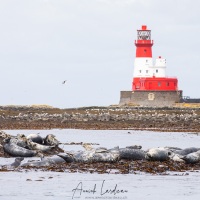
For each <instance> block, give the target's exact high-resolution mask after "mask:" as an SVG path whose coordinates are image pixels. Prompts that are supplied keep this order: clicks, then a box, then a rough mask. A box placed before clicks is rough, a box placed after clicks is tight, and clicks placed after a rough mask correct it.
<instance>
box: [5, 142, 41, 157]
mask: <svg viewBox="0 0 200 200" xmlns="http://www.w3.org/2000/svg"><path fill="white" fill-rule="evenodd" d="M4 142H5V144H4V145H3V149H4V151H5V152H6V153H8V154H9V155H11V156H14V157H32V156H35V155H36V154H37V151H32V150H29V149H25V148H23V147H20V146H18V145H17V144H16V143H15V142H12V140H11V138H7V139H5V140H4Z"/></svg>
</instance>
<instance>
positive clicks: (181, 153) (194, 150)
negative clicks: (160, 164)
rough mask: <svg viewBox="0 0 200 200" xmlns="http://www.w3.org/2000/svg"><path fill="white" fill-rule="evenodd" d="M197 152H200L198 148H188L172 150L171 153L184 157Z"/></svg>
mask: <svg viewBox="0 0 200 200" xmlns="http://www.w3.org/2000/svg"><path fill="white" fill-rule="evenodd" d="M199 150H200V148H196V147H189V148H185V149H182V150H174V151H173V152H174V153H176V154H179V155H182V156H185V155H187V154H189V153H193V152H196V151H199Z"/></svg>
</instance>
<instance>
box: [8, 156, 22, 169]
mask: <svg viewBox="0 0 200 200" xmlns="http://www.w3.org/2000/svg"><path fill="white" fill-rule="evenodd" d="M22 160H24V158H22V157H19V158H15V161H14V162H13V163H12V164H10V167H18V166H20V164H21V162H22Z"/></svg>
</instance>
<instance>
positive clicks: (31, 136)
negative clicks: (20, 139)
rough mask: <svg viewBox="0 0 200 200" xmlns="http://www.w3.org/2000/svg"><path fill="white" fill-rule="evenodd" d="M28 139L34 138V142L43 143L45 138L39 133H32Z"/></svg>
mask: <svg viewBox="0 0 200 200" xmlns="http://www.w3.org/2000/svg"><path fill="white" fill-rule="evenodd" d="M27 139H30V140H32V141H33V142H36V143H38V144H43V143H44V140H43V138H42V137H41V136H40V135H39V134H38V133H37V134H36V133H32V134H30V135H28V136H27Z"/></svg>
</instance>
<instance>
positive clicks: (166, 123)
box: [0, 106, 200, 132]
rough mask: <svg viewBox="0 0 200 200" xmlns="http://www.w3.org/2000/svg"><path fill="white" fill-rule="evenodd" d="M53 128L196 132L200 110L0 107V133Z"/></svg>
mask: <svg viewBox="0 0 200 200" xmlns="http://www.w3.org/2000/svg"><path fill="white" fill-rule="evenodd" d="M54 128H70V129H94V130H96V129H102V130H106V129H113V130H117V129H127V130H129V129H130V130H131V129H132V130H133V129H135V130H153V131H165V132H166V131H183V132H184V131H186V132H199V130H200V108H178V107H164V108H156V107H155V108H153V107H125V106H124V107H117V106H116V107H114V106H109V107H82V108H69V109H59V108H53V107H50V106H0V129H3V130H6V129H54Z"/></svg>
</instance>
